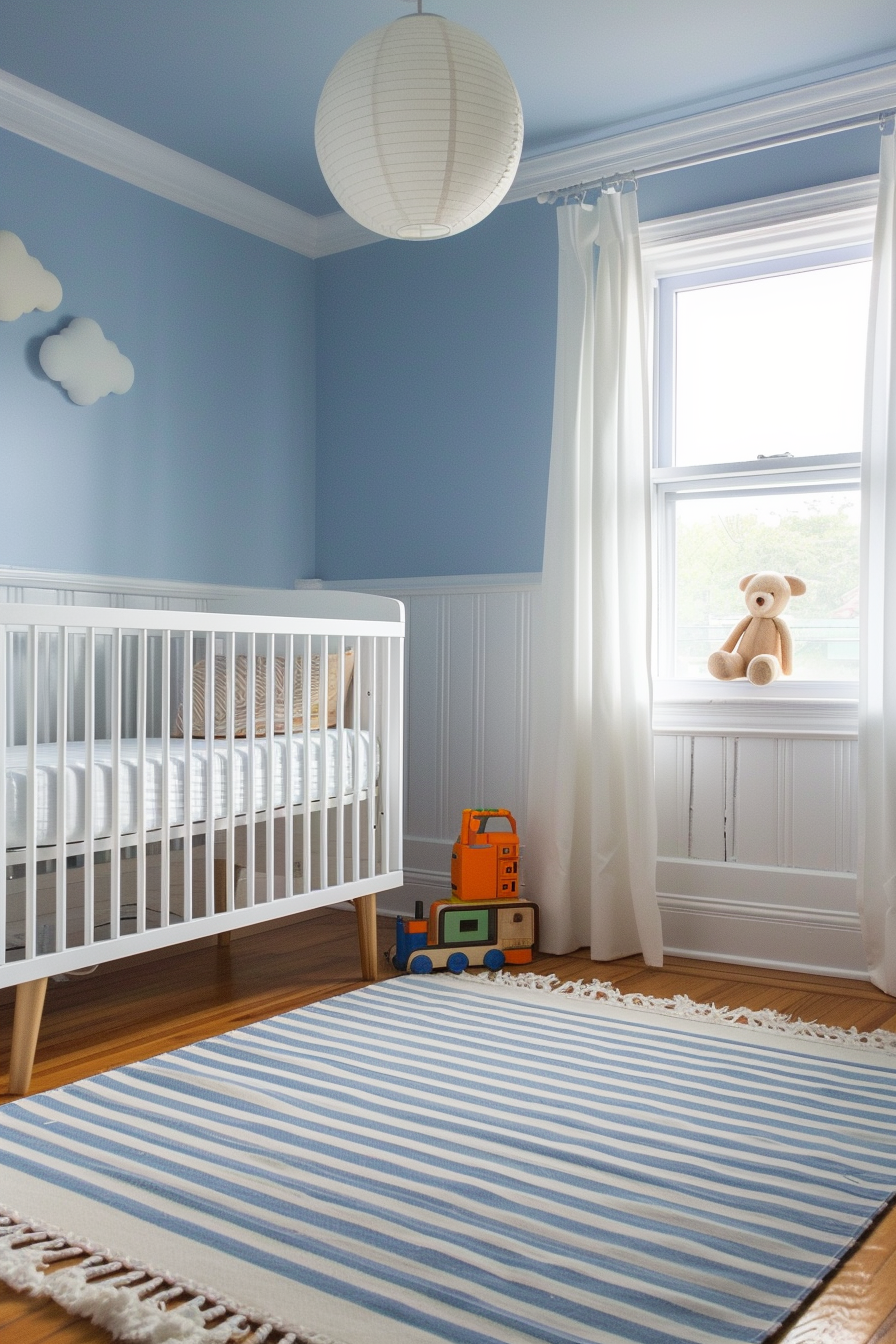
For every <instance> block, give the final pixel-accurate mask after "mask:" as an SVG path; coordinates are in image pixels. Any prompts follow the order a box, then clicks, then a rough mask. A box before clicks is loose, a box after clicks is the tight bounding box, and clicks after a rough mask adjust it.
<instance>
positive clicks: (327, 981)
mask: <svg viewBox="0 0 896 1344" xmlns="http://www.w3.org/2000/svg"><path fill="white" fill-rule="evenodd" d="M390 940H391V939H390V925H389V921H387V920H381V921H380V942H381V946H383V947H385V946H386V944H387V941H390ZM533 969H537V970H540V971H553V972H555V973H556V974H557V975H558V976H559V977H560V978H561V979H579V978H581V977H584V978H586V979H588V980H590V979H592V978H593V977H595V976H598V977H600V978H601V979H603V980H612V981H613V983H614V984H616V985H618V986H619V987H620V988H621V989H623V990H624V991H626V992H633V991H640V992H643V993H647V994H658V995H671V994H678V993H685V994H689V995H690V996H691V998H694V999H699V1000H704V1001H711V1002H715V1003H718V1004H727V1005H729V1006H741V1005H744V1006H746V1007H750V1008H764V1007H767V1008H777V1009H778V1010H779V1011H781V1012H785V1013H791V1014H793V1015H795V1016H799V1017H802V1018H804V1019H807V1020H812V1019H814V1020H818V1021H821V1022H828V1023H832V1024H835V1025H838V1026H844V1027H849V1026H856V1027H859V1028H860V1029H873V1028H875V1027H886V1028H888V1029H889V1030H891V1031H896V1000H894V999H891V998H888V997H887V996H886V995H885V994H882V993H881V992H880V991H878V990H876V989H874V988H873V987H872V986H870V985H868V984H866V983H864V982H862V981H858V980H833V979H828V978H826V977H823V976H806V975H795V974H791V973H789V972H784V971H767V970H757V969H754V968H750V967H743V966H728V965H722V964H719V963H714V962H700V961H686V960H684V959H681V958H679V959H672V960H671V961H670V962H668V963H667V965H666V966H665V967H664V968H663V970H660V971H657V970H651V969H649V968H648V967H646V966H645V965H644V963H643V962H642V961H641V959H640V957H630V958H626V959H624V960H622V961H616V962H612V963H608V964H600V963H596V962H592V961H590V960H589V959H588V958H587V957H586V956H585V955H584V954H583V955H573V956H566V957H548V956H540V957H539V958H538V959H537V961H536V963H535V965H534V967H533ZM383 973H384V974H385V973H386V969H385V962H384V963H383ZM359 975H360V968H359V962H358V949H357V939H356V935H355V918H354V915H353V914H351V913H348V912H342V911H337V910H329V911H326V912H325V913H323V914H321V915H319V916H317V917H315V918H308V917H305V918H304V919H299V920H292V921H282V922H280V923H278V924H276V925H267V926H266V927H265V928H264V929H263V930H262V931H261V932H257V933H251V934H249V935H246V936H243V937H236V936H235V937H234V939H233V942H232V944H231V946H230V948H229V949H224V948H218V947H217V945H216V944H215V943H214V942H213V941H211V940H208V941H205V942H203V943H201V944H196V943H193V944H190V945H189V948H188V949H187V950H185V951H177V952H174V953H149V954H146V955H144V956H142V957H134V958H132V959H130V960H128V961H119V962H116V963H113V964H112V965H111V966H110V967H106V968H101V969H100V970H98V971H97V972H96V973H95V974H94V975H92V976H90V977H88V978H83V979H77V980H70V981H68V982H67V983H64V984H58V983H54V982H52V981H51V984H50V989H49V991H48V993H47V1004H46V1011H45V1016H44V1022H43V1027H42V1030H41V1037H40V1043H39V1046H38V1056H37V1064H36V1067H35V1071H34V1081H33V1084H32V1091H42V1090H44V1089H46V1088H50V1087H58V1086H60V1085H61V1084H63V1083H69V1082H73V1081H75V1080H76V1079H78V1078H84V1077H86V1076H88V1075H89V1074H92V1073H97V1072H99V1071H100V1070H103V1069H110V1068H114V1067H115V1066H116V1065H120V1064H126V1063H129V1062H131V1061H133V1060H138V1059H145V1058H147V1056H149V1055H153V1054H157V1053H159V1052H160V1051H162V1050H171V1049H174V1048H175V1047H177V1046H180V1045H186V1044H188V1043H189V1042H191V1041H196V1040H201V1039H202V1038H203V1037H205V1036H212V1035H214V1034H216V1033H217V1032H221V1031H227V1030H230V1029H231V1028H233V1027H238V1026H242V1025H243V1024H244V1023H246V1022H255V1021H258V1020H259V1019H261V1018H265V1017H269V1016H271V1015H272V1014H274V1013H279V1012H284V1011H285V1010H286V1009H288V1008H293V1007H296V1006H298V1005H300V1004H304V1003H314V1002H315V1001H317V1000H319V999H324V998H329V997H331V996H332V995H334V994H342V993H344V992H345V991H346V990H349V989H354V988H356V987H357V986H358V985H359V984H360V983H361V981H360V979H359ZM12 1000H13V996H12V993H11V992H10V991H2V992H0V1076H2V1077H4V1078H5V1070H6V1063H7V1060H6V1058H5V1056H6V1052H8V1048H9V1037H10V1031H11V1025H12ZM0 1201H2V1191H0ZM23 1212H24V1213H25V1214H27V1210H23ZM109 1338H110V1337H109V1336H108V1335H107V1334H106V1332H105V1331H103V1330H100V1329H98V1328H97V1327H95V1326H92V1325H90V1324H89V1323H88V1322H87V1321H82V1320H74V1319H72V1318H71V1317H69V1316H67V1315H66V1314H65V1313H64V1312H63V1311H62V1310H61V1308H59V1307H57V1306H56V1305H55V1304H54V1303H46V1302H43V1301H34V1300H32V1299H30V1298H26V1297H22V1296H20V1295H18V1294H16V1293H13V1292H11V1291H10V1290H9V1289H8V1288H6V1287H4V1286H3V1285H2V1284H0V1341H2V1344H106V1341H108V1340H109ZM785 1341H786V1344H896V1207H894V1208H892V1209H891V1210H890V1212H889V1213H888V1214H887V1215H885V1216H884V1217H883V1218H882V1219H881V1220H880V1221H879V1222H878V1223H877V1225H876V1226H875V1227H874V1228H873V1229H872V1230H871V1232H870V1234H869V1235H868V1236H867V1237H866V1238H865V1240H864V1241H863V1242H862V1243H861V1245H860V1246H859V1247H858V1248H857V1249H856V1250H855V1251H854V1252H853V1254H852V1256H851V1257H850V1258H849V1259H848V1260H847V1261H846V1262H845V1263H844V1264H843V1266H842V1267H841V1268H840V1270H839V1271H838V1272H837V1273H836V1274H835V1275H834V1276H833V1277H832V1278H831V1279H830V1280H829V1282H828V1284H827V1286H826V1287H824V1288H823V1289H822V1290H821V1291H820V1292H819V1293H818V1294H817V1295H816V1297H815V1298H814V1299H813V1300H812V1301H810V1302H809V1303H808V1304H807V1305H806V1307H804V1309H803V1311H802V1312H801V1313H800V1315H799V1316H798V1317H795V1318H794V1320H793V1321H792V1322H790V1323H789V1324H788V1326H786V1327H785V1329H784V1330H782V1331H781V1332H780V1333H779V1334H778V1336H777V1337H776V1344H785Z"/></svg>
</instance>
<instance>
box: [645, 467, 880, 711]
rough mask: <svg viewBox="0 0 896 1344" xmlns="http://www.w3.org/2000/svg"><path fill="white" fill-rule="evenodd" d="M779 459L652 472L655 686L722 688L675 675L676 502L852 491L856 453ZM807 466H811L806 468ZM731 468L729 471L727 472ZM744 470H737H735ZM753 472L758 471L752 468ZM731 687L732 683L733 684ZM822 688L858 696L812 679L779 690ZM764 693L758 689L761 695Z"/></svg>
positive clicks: (846, 684)
mask: <svg viewBox="0 0 896 1344" xmlns="http://www.w3.org/2000/svg"><path fill="white" fill-rule="evenodd" d="M781 461H782V459H780V458H772V459H769V460H766V461H764V462H761V463H756V464H755V465H754V464H753V463H735V464H731V463H728V464H724V467H725V468H726V470H724V471H723V470H722V469H720V468H713V469H711V470H709V471H705V470H698V469H696V468H692V467H688V468H675V467H672V468H664V469H662V468H661V469H657V471H656V472H655V477H659V476H662V479H659V480H655V484H654V490H655V509H654V537H655V549H656V575H657V579H656V594H657V600H656V602H655V622H654V648H655V657H654V664H655V667H654V674H655V676H656V678H657V679H658V681H660V682H664V683H666V682H668V683H670V684H671V683H674V682H678V681H684V680H688V684H689V685H691V686H693V687H700V688H702V690H703V693H704V694H705V695H707V696H710V695H712V694H713V693H714V694H716V695H717V694H718V688H719V686H720V685H723V684H724V685H725V687H726V694H727V691H728V689H729V685H728V683H720V682H717V681H714V680H709V681H705V682H704V681H694V680H691V679H685V678H677V677H676V676H675V663H676V645H677V631H678V622H677V612H676V602H677V595H678V582H677V580H678V575H677V568H678V557H677V547H676V540H677V538H676V526H675V509H676V505H677V503H678V502H679V501H683V500H689V499H715V500H719V501H721V500H724V499H744V498H751V497H760V496H771V495H796V494H806V493H810V492H811V493H819V494H821V493H829V492H834V491H841V490H851V489H852V490H858V488H859V475H860V469H861V467H860V463H861V456H860V454H859V453H844V454H842V455H841V459H840V460H838V461H837V462H836V463H831V459H830V458H822V459H818V458H815V459H809V458H802V459H801V458H793V459H790V458H786V459H783V462H784V463H785V465H783V466H775V465H770V464H771V463H780V462H781ZM810 463H811V464H812V465H810ZM731 466H734V467H736V468H737V470H735V471H731V470H730V467H731ZM744 467H746V468H748V469H747V470H741V468H744ZM757 468H758V469H757ZM733 684H734V685H736V684H737V683H733ZM822 684H824V685H832V686H833V685H836V686H838V687H840V688H841V690H840V694H841V695H844V696H848V697H854V696H855V695H857V694H858V690H857V683H855V682H852V681H847V680H844V681H842V682H833V681H832V682H830V683H828V682H824V683H822V682H820V681H819V680H818V679H810V678H794V677H788V679H787V681H786V683H785V685H786V686H787V687H788V689H789V691H790V693H791V694H794V692H796V693H797V694H799V693H801V692H802V693H805V694H810V693H811V694H813V695H814V694H816V693H817V688H818V687H819V686H821V685H822ZM747 685H748V690H749V691H750V692H751V693H752V694H756V693H757V691H756V688H755V687H754V686H752V685H750V684H749V683H748V684H747ZM767 690H768V688H767V687H765V688H763V693H765V692H766V691H767Z"/></svg>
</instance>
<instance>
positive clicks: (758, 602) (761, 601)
mask: <svg viewBox="0 0 896 1344" xmlns="http://www.w3.org/2000/svg"><path fill="white" fill-rule="evenodd" d="M764 603H765V598H764V597H757V599H756V605H757V607H761V606H763V605H764Z"/></svg>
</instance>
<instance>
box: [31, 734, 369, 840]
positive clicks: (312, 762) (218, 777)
mask: <svg viewBox="0 0 896 1344" xmlns="http://www.w3.org/2000/svg"><path fill="white" fill-rule="evenodd" d="M324 737H325V739H326V767H327V768H326V779H327V783H326V796H327V798H334V799H335V798H336V794H337V789H336V776H337V760H338V750H339V749H338V733H337V730H336V729H335V728H331V729H328V730H327V732H326V733H325V734H324ZM354 739H355V733H354V732H353V731H351V730H348V729H346V730H345V732H344V737H343V742H344V758H343V772H342V792H343V795H345V794H350V793H351V792H352V790H353V789H354V761H355V740H354ZM272 740H273V761H272V764H273V794H274V806H275V807H283V806H285V804H286V739H285V737H275V738H273V739H272ZM213 745H214V752H213V783H212V789H213V799H214V815H215V817H225V816H227V811H228V808H227V799H228V792H229V791H230V790H231V787H232V792H233V811H234V813H235V814H237V815H242V814H244V813H245V812H246V811H247V806H246V804H247V800H248V793H249V778H248V777H249V748H250V743H248V742H247V741H245V739H240V740H237V741H235V742H234V751H233V755H234V770H233V774H234V778H233V782H232V786H231V782H230V780H229V779H228V760H227V750H228V744H227V743H226V742H224V741H217V740H216V741H214V743H213ZM253 745H254V751H255V789H254V792H255V810H256V811H257V812H258V811H261V810H262V809H264V808H265V807H267V759H268V746H269V740H268V739H265V738H259V739H256V740H255V742H254V744H253ZM166 747H167V749H168V753H169V760H170V766H169V776H168V799H169V813H168V821H169V825H171V826H180V825H182V824H183V821H184V760H185V749H184V747H185V744H184V741H183V739H178V738H172V739H171V740H170V741H167V742H166V741H165V740H164V739H163V738H158V737H156V738H148V739H147V741H146V768H145V779H146V785H145V788H146V828H147V830H154V829H156V828H157V827H159V826H161V824H162V757H163V752H164V750H165V748H166ZM191 747H192V751H191V758H192V759H191V781H192V783H191V787H192V795H191V802H192V806H191V809H190V810H191V812H192V819H193V821H194V822H195V821H205V819H206V815H207V813H206V802H207V779H208V771H207V762H208V754H207V750H206V743H205V741H204V740H203V739H193V741H192V743H191ZM308 747H309V758H310V759H309V762H308V772H307V774H308V781H309V788H310V795H311V802H320V800H321V734H320V733H319V732H314V733H310V734H309V742H308ZM84 754H85V752H84V743H83V742H69V743H68V744H67V746H66V761H65V774H66V800H65V838H66V840H67V841H79V840H83V839H84V784H85V779H86V774H87V771H86V769H85V763H84ZM357 754H358V757H359V775H360V779H359V788H360V789H361V790H362V791H363V790H364V789H366V788H367V781H368V755H369V735H368V733H367V732H365V731H363V730H362V731H361V732H360V734H359V735H358V753H357ZM292 758H293V799H292V800H293V803H294V804H295V805H297V806H300V805H301V804H303V803H304V801H305V777H306V771H305V750H304V740H303V738H302V737H301V736H299V737H294V738H293V739H292ZM57 774H58V762H57V748H56V744H55V742H48V743H41V744H40V745H39V746H38V748H37V768H36V773H35V817H36V824H37V844H38V845H52V844H55V843H56V790H57ZM137 781H138V761H137V741H136V739H133V738H130V739H125V740H123V741H122V743H121V764H120V769H119V806H120V813H119V816H120V831H121V834H122V835H126V834H129V833H131V832H133V831H135V830H136V829H137V805H138V797H137V792H138V790H137ZM27 784H28V775H27V748H26V747H7V749H6V845H7V848H8V849H17V848H21V847H23V846H24V844H25V841H26V834H27V832H26V826H27ZM112 797H113V794H112V744H111V743H110V742H96V743H95V744H94V764H93V808H94V825H93V834H94V838H96V839H101V838H104V837H107V836H110V835H111V833H112Z"/></svg>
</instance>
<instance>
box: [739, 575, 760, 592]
mask: <svg viewBox="0 0 896 1344" xmlns="http://www.w3.org/2000/svg"><path fill="white" fill-rule="evenodd" d="M755 577H756V575H755V574H745V575H744V576H743V578H742V579H741V581H740V583H739V584H738V585H737V586H738V588H739V589H740V590H741V592H742V593H743V592H746V589H747V584H748V583H749V582H750V580H751V579H755Z"/></svg>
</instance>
